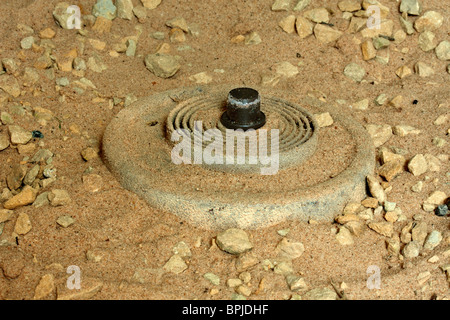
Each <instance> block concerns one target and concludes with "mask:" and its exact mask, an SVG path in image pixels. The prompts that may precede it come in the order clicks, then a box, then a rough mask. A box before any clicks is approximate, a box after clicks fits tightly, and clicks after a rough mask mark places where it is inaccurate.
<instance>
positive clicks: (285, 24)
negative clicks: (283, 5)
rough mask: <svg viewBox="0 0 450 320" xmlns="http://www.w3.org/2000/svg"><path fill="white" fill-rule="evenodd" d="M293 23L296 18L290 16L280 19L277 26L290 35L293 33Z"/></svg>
mask: <svg viewBox="0 0 450 320" xmlns="http://www.w3.org/2000/svg"><path fill="white" fill-rule="evenodd" d="M295 21H296V17H295V16H294V15H290V16H287V17H285V18H283V19H281V20H280V22H279V23H278V25H279V26H280V28H281V29H283V31H284V32H286V33H289V34H290V33H294V32H295Z"/></svg>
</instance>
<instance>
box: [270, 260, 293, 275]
mask: <svg viewBox="0 0 450 320" xmlns="http://www.w3.org/2000/svg"><path fill="white" fill-rule="evenodd" d="M273 272H274V273H276V274H281V275H283V276H286V275H288V274H292V273H294V269H293V266H292V261H290V260H287V261H280V262H277V264H276V265H275V267H274V268H273Z"/></svg>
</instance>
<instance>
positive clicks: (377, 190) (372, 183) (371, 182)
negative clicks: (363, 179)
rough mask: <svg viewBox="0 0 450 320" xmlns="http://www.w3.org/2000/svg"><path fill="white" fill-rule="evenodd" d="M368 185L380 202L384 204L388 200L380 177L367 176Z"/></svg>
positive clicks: (371, 192)
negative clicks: (379, 179) (379, 180)
mask: <svg viewBox="0 0 450 320" xmlns="http://www.w3.org/2000/svg"><path fill="white" fill-rule="evenodd" d="M367 185H368V186H369V191H370V194H371V195H372V196H373V197H374V198H376V199H377V200H378V202H379V203H380V204H384V202H385V201H386V193H385V191H384V189H383V187H382V186H381V184H380V183H379V182H378V179H377V178H376V177H374V176H371V175H369V176H367Z"/></svg>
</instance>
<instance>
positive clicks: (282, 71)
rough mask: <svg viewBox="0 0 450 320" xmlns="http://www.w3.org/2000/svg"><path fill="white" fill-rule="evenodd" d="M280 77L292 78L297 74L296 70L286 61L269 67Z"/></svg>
mask: <svg viewBox="0 0 450 320" xmlns="http://www.w3.org/2000/svg"><path fill="white" fill-rule="evenodd" d="M271 69H272V70H274V71H275V73H276V74H277V75H279V76H281V77H286V78H292V77H295V76H296V75H297V74H298V68H297V67H296V66H294V65H292V64H291V63H290V62H288V61H283V62H278V63H276V64H274V65H273V66H272V67H271Z"/></svg>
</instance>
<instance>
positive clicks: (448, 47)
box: [435, 40, 450, 61]
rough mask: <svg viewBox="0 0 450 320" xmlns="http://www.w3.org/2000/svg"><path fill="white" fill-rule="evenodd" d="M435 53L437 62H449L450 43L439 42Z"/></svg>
mask: <svg viewBox="0 0 450 320" xmlns="http://www.w3.org/2000/svg"><path fill="white" fill-rule="evenodd" d="M435 52H436V56H437V57H438V59H439V60H444V61H445V60H450V42H449V41H446V40H444V41H442V42H440V43H439V44H438V46H437V47H436V49H435Z"/></svg>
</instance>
